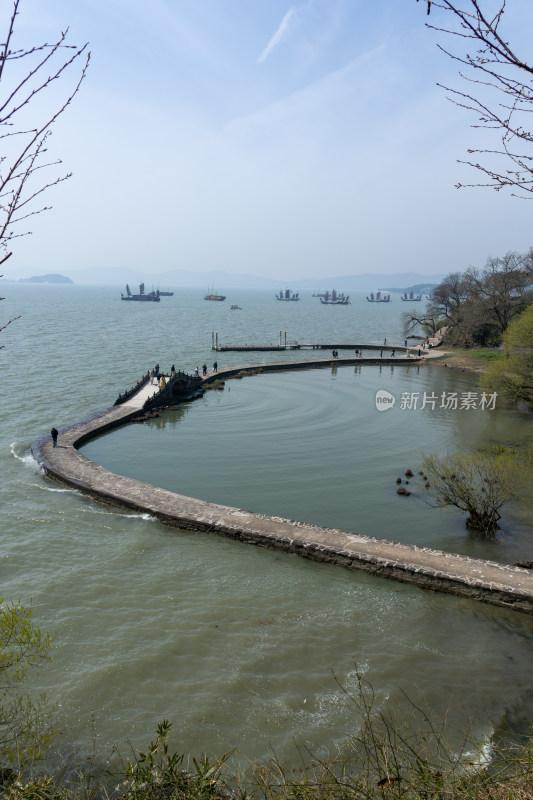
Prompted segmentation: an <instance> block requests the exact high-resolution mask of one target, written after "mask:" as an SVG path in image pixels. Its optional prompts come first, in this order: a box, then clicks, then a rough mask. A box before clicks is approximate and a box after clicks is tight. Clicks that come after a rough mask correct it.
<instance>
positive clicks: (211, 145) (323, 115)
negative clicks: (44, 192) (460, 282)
mask: <svg viewBox="0 0 533 800" xmlns="http://www.w3.org/2000/svg"><path fill="white" fill-rule="evenodd" d="M487 3H489V4H490V5H493V2H492V0H483V5H487ZM508 5H509V11H508V15H507V21H506V27H505V29H504V30H505V32H506V36H507V38H508V39H509V40H510V41H511V42H512V43H513V46H514V47H515V50H517V51H518V53H519V55H522V56H523V57H524V58H525V59H526V60H529V61H531V58H530V50H531V40H532V33H533V3H532V2H531V0H509V2H508ZM9 6H10V3H8V2H7V0H6V2H4V3H3V11H2V21H3V22H2V24H3V29H4V30H5V25H6V20H7V11H8V10H9ZM425 11H426V4H425V2H419V3H417V2H415V0H371V1H370V2H369V0H303V1H302V2H297V3H294V4H291V3H290V2H285V1H284V0H150V1H149V2H147V1H146V0H142V1H141V0H105V2H103V0H75V2H72V0H22V2H21V8H20V17H19V22H18V29H17V30H18V34H19V37H18V39H17V42H16V43H17V44H19V45H22V44H26V45H27V44H29V43H38V42H42V41H51V40H52V39H54V37H55V36H56V35H57V33H58V32H59V31H61V30H64V29H65V28H66V27H67V26H70V34H69V38H70V41H71V42H73V43H76V44H83V43H84V42H85V41H88V42H90V49H91V52H92V59H91V66H90V69H89V72H88V75H87V79H86V81H85V83H84V85H83V88H82V90H81V92H80V94H79V95H78V96H77V98H76V99H75V101H74V103H73V105H72V106H71V108H70V109H68V111H67V112H66V114H65V115H64V116H63V117H62V118H61V119H60V122H59V124H58V125H57V126H56V128H55V131H54V134H53V137H52V139H51V140H50V154H51V155H54V156H59V157H61V158H62V160H63V164H64V168H65V170H67V171H72V172H73V173H74V175H73V177H72V178H71V179H70V180H69V181H67V182H65V183H64V184H62V185H61V186H60V187H58V188H56V189H54V190H53V194H50V195H49V196H48V198H47V202H48V203H49V204H50V203H51V204H52V205H53V206H54V207H53V210H52V211H50V212H48V213H47V214H45V215H41V216H40V217H37V218H34V220H33V222H32V226H31V228H32V230H33V235H32V236H31V237H26V238H23V239H19V240H18V241H17V242H16V243H15V253H14V255H13V257H12V258H11V260H10V262H9V269H8V268H7V264H6V267H5V270H4V272H5V274H6V276H7V277H9V276H10V275H11V274H13V275H15V276H16V274H17V273H19V274H23V273H24V274H41V273H43V272H49V271H53V272H64V273H66V274H69V272H71V271H73V270H75V269H81V268H86V267H93V266H99V267H101V266H105V267H108V268H109V269H112V268H114V267H131V268H132V269H135V270H138V271H141V272H144V273H145V274H146V275H147V276H148V275H149V274H150V273H154V272H162V271H166V270H172V269H186V270H194V271H198V272H202V271H209V270H213V269H221V270H227V271H229V272H232V273H238V272H247V273H253V274H257V275H265V276H269V277H273V278H276V279H278V278H279V279H283V280H285V279H287V280H289V279H296V278H299V277H300V278H303V277H309V278H314V277H317V278H322V277H327V276H329V275H340V274H348V273H361V272H376V273H380V272H387V273H391V272H401V271H407V270H413V271H418V272H422V273H425V274H431V273H437V272H448V271H450V270H457V269H464V268H466V267H467V266H469V265H471V264H472V265H475V266H481V265H482V264H483V263H484V262H485V260H486V258H487V256H489V255H493V256H496V255H501V254H503V253H504V252H506V251H507V250H518V251H525V250H527V249H529V247H530V246H532V245H533V226H532V225H531V218H532V215H533V204H532V203H531V201H529V202H528V201H520V200H516V199H513V198H512V197H510V195H506V194H504V193H502V192H500V193H496V192H494V191H491V190H488V189H462V190H457V189H455V188H454V184H455V183H457V182H459V181H460V182H463V183H470V182H476V181H478V180H479V177H481V176H478V175H477V174H476V172H475V171H473V170H471V169H469V168H468V167H466V166H464V165H461V164H458V163H457V159H462V158H466V157H467V155H466V150H467V148H468V147H469V146H475V145H476V144H479V143H481V138H480V137H481V135H482V133H478V132H476V131H474V130H472V129H471V128H470V127H469V125H470V123H471V122H473V119H472V118H471V117H470V116H469V115H468V114H467V112H465V111H461V110H460V109H458V108H456V107H455V106H454V105H453V104H452V103H450V102H449V101H447V100H446V93H445V92H444V91H443V90H442V89H440V88H439V87H438V86H437V85H436V83H437V81H439V82H441V83H444V84H446V85H452V86H457V87H458V88H463V87H462V85H461V81H460V79H459V78H458V76H457V72H458V65H457V63H454V62H453V61H452V60H450V59H449V58H448V57H447V56H445V55H444V54H443V53H441V52H440V51H439V50H438V48H437V46H436V43H437V41H439V40H440V41H441V42H445V43H446V44H447V45H448V46H453V45H454V43H453V42H450V41H449V40H446V39H445V38H444V37H443V36H442V35H439V34H437V33H435V32H434V31H431V30H428V29H427V28H426V27H425V22H426V21H427V19H428V18H427V17H426V13H425ZM429 19H430V21H433V22H434V23H437V22H438V14H434V15H433V14H432V15H431V17H430V18H429ZM2 35H3V34H2ZM455 46H456V47H457V46H460V45H458V44H456V45H455ZM67 85H68V81H65V82H64V84H63V85H62V84H61V83H56V85H55V86H54V87H53V89H52V90H50V91H49V92H48V93H47V96H46V97H43V98H42V100H39V103H41V102H43V103H52V102H53V101H54V93H59V94H61V92H62V91H63V92H64V91H66V88H67ZM2 91H3V92H4V91H5V87H4V86H2ZM59 94H58V95H57V96H59Z"/></svg>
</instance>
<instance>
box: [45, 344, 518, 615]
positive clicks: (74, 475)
mask: <svg viewBox="0 0 533 800" xmlns="http://www.w3.org/2000/svg"><path fill="white" fill-rule="evenodd" d="M378 360H379V361H380V362H382V360H381V359H378ZM387 360H388V359H387ZM403 361H404V359H401V360H400V359H398V358H397V359H396V360H395V363H402V362H403ZM354 362H356V363H361V362H362V363H369V362H370V363H376V360H374V359H363V360H362V359H357V360H356V359H351V358H350V359H342V358H341V359H336V363H341V364H345V363H354ZM405 362H407V359H405ZM411 363H414V359H411ZM330 364H331V359H316V360H313V361H305V362H301V361H300V362H286V363H283V364H255V365H250V366H247V367H239V368H229V369H221V370H219V372H218V373H213V372H210V373H209V374H208V375H207V377H205V378H204V384H206V385H209V384H210V383H213V382H214V381H217V380H224V379H226V378H231V377H233V376H235V375H239V376H242V375H246V374H247V373H249V374H256V373H257V372H263V371H274V370H279V369H283V370H287V369H302V368H311V367H320V366H329V365H330ZM154 389H155V387H152V386H149V385H145V386H142V387H141V388H140V389H139V391H138V392H136V394H135V395H134V396H133V397H131V398H130V399H129V400H127V401H126V402H124V403H122V404H121V405H119V406H112V407H110V408H106V409H103V410H101V411H98V412H96V413H95V414H93V415H91V416H89V417H86V418H85V419H82V420H79V421H77V422H74V423H72V424H70V425H67V426H65V427H62V428H61V429H60V431H59V439H58V444H57V447H53V446H52V440H51V437H50V435H49V434H46V435H43V436H41V437H39V438H38V439H36V440H35V441H34V442H33V444H32V448H31V449H32V453H33V455H34V457H35V459H36V460H37V462H38V463H39V464H40V466H41V467H42V469H43V470H44V471H45V473H46V474H48V475H49V476H51V477H53V478H55V479H57V480H59V481H61V482H63V483H65V484H67V485H69V486H72V487H74V488H76V489H78V490H80V491H82V492H84V493H87V494H89V495H91V496H92V497H94V498H97V499H99V500H102V501H104V502H109V503H113V504H115V505H118V506H122V507H126V508H129V509H133V510H135V511H141V512H144V513H148V514H150V515H152V516H154V517H156V518H157V519H159V520H161V521H162V522H165V523H167V524H171V525H175V526H177V527H179V528H180V529H181V530H186V531H205V532H209V533H217V534H219V535H222V536H226V537H229V538H232V539H235V540H237V541H239V542H245V543H247V544H255V545H259V546H262V547H270V548H273V549H276V550H281V551H285V552H287V553H294V554H296V555H299V556H303V557H305V558H309V559H312V560H314V561H322V562H325V563H328V564H336V565H339V566H342V567H345V568H348V569H361V570H365V571H366V572H369V573H372V574H374V575H379V576H382V577H385V578H392V579H394V580H398V581H402V582H405V583H411V584H415V585H416V586H419V587H421V588H424V589H429V590H433V591H442V592H447V593H451V594H456V595H461V596H463V597H470V598H472V599H476V600H481V601H483V602H486V603H491V604H493V605H497V606H503V607H506V608H512V609H516V610H519V611H523V612H527V613H533V573H532V572H531V571H529V570H526V569H521V568H519V567H513V566H510V565H506V564H499V563H496V562H491V561H483V560H479V559H473V558H467V557H465V556H460V555H457V554H454V553H445V552H442V551H439V550H431V549H429V548H424V547H417V546H415V545H407V544H401V543H399V542H394V541H388V540H386V539H380V538H375V537H369V536H363V535H359V534H355V533H348V532H346V531H341V530H337V529H335V528H325V527H320V526H316V525H309V524H307V523H302V522H297V521H294V520H288V519H283V518H282V517H274V516H268V515H265V514H256V513H253V512H251V511H245V510H243V509H239V508H232V507H229V506H223V505H218V504H216V503H208V502H204V501H202V500H196V499H194V498H191V497H185V496H183V495H179V494H175V493H174V492H169V491H166V490H164V489H160V488H158V487H155V486H151V485H150V484H147V483H142V482H140V481H137V480H134V479H132V478H126V477H123V476H120V475H115V474H113V473H111V472H109V471H108V470H106V469H104V468H103V467H101V466H99V465H98V464H95V463H94V462H92V461H90V460H89V459H87V458H85V456H83V455H82V454H81V453H80V452H79V451H78V449H77V448H78V447H80V445H82V444H83V443H84V442H86V441H88V440H89V439H92V438H93V437H95V436H97V435H99V434H100V433H102V432H103V431H105V430H110V429H112V428H114V427H117V426H119V425H122V424H124V423H126V422H128V421H130V420H132V419H135V418H137V417H139V416H141V415H142V414H143V404H144V401H145V399H146V398H147V397H150V396H151V395H152V394H153V392H154Z"/></svg>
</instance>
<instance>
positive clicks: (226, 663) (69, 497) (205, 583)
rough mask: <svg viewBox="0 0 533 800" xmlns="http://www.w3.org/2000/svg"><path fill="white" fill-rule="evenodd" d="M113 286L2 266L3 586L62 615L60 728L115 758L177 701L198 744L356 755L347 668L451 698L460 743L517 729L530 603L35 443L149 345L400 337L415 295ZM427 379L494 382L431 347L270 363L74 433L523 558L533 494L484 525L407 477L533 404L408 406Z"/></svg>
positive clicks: (218, 488) (188, 469)
mask: <svg viewBox="0 0 533 800" xmlns="http://www.w3.org/2000/svg"><path fill="white" fill-rule="evenodd" d="M120 288H121V287H116V288H110V287H78V286H72V287H70V286H65V287H63V286H60V287H50V286H31V285H20V284H9V283H5V284H2V295H5V296H6V300H5V301H3V302H2V303H1V304H0V311H1V315H2V316H1V319H2V320H4V319H6V318H9V317H11V316H13V315H15V314H21V315H22V317H21V319H20V320H18V321H17V322H15V323H13V325H10V326H9V328H7V329H6V331H4V332H3V334H2V344H4V345H5V349H4V350H3V351H2V353H1V358H2V359H3V374H4V376H5V379H4V391H3V392H2V396H1V402H0V420H1V422H2V425H1V428H0V430H1V433H0V436H1V437H2V447H1V456H0V457H1V459H2V478H3V480H2V484H3V504H4V508H3V514H2V516H1V519H0V580H1V586H2V592H1V594H2V595H3V597H4V599H6V600H10V599H12V600H18V599H21V600H22V601H23V602H26V603H29V602H32V603H33V607H34V617H35V620H36V622H37V623H38V624H39V625H40V626H41V627H42V628H43V629H44V630H47V631H49V632H50V633H51V634H53V635H54V636H55V648H54V658H53V661H52V663H51V664H50V665H47V666H46V668H45V669H44V670H43V671H42V672H41V673H40V675H39V679H38V680H37V679H36V680H35V687H36V688H44V689H46V691H47V692H48V694H49V696H50V697H51V699H52V700H55V701H56V702H57V703H58V706H59V708H58V715H59V721H60V724H61V726H62V729H63V734H62V735H61V736H60V737H59V741H58V747H59V748H60V749H61V750H62V751H64V752H67V753H68V752H79V753H81V755H82V757H83V755H84V754H87V753H89V752H92V751H93V747H94V745H96V748H97V751H98V752H99V753H100V754H101V757H102V758H105V757H106V756H107V755H108V754H109V753H110V752H111V749H112V746H113V745H114V744H118V745H124V743H125V742H126V741H128V740H130V741H131V742H132V743H133V744H134V745H135V746H136V747H143V746H145V745H146V743H147V742H148V741H149V739H150V738H153V734H154V731H155V727H156V724H157V722H158V721H160V720H162V719H163V718H168V719H170V720H171V721H173V722H174V734H173V735H174V741H173V744H174V745H175V746H176V747H178V748H179V749H180V750H183V751H185V752H187V753H199V752H203V751H208V752H212V753H216V754H221V753H223V752H227V751H228V750H229V749H231V748H232V747H236V748H237V749H238V751H239V752H240V753H242V754H243V755H244V756H245V757H249V758H254V757H259V758H267V757H269V756H270V755H271V754H272V752H275V753H276V754H277V755H278V757H280V758H282V759H290V758H291V757H293V756H294V753H295V751H296V748H297V747H298V746H308V747H310V748H311V750H312V751H313V752H314V753H317V754H321V755H324V754H326V753H328V752H332V751H335V752H336V751H340V752H343V749H344V748H345V742H346V738H347V736H349V735H350V734H352V733H354V731H355V730H356V729H357V719H356V714H355V713H354V708H353V704H352V702H351V701H350V700H349V698H348V696H347V694H346V693H345V692H344V691H343V688H345V689H348V690H349V691H352V692H353V691H355V686H356V668H358V669H359V670H360V671H361V672H362V673H363V674H364V676H365V678H366V679H367V680H369V681H370V682H371V684H372V685H373V687H374V689H375V691H376V696H377V699H378V704H379V707H380V708H386V707H389V706H390V705H391V704H392V705H393V704H395V703H400V704H401V703H402V702H404V701H403V699H402V698H403V697H404V695H403V692H406V693H407V695H409V696H410V697H412V698H413V699H414V700H415V701H416V702H425V703H426V704H427V706H428V708H430V709H431V710H432V711H433V712H434V713H436V714H442V713H444V712H446V711H447V710H449V720H450V726H451V731H452V736H456V738H457V741H459V738H460V737H459V733H460V731H464V730H466V729H467V728H468V726H469V724H470V722H471V720H474V730H475V732H476V733H477V734H479V735H480V736H489V735H490V734H491V733H492V732H493V731H494V730H495V729H499V728H501V727H502V726H504V725H506V724H510V725H512V726H514V727H515V728H517V729H519V730H525V729H526V727H527V725H528V724H530V723H531V721H532V720H533V691H532V680H531V677H532V671H531V656H532V645H533V620H532V619H531V618H530V617H529V616H526V615H523V614H518V613H515V614H513V613H511V612H508V611H505V610H502V609H492V608H489V607H486V606H484V605H482V604H479V603H475V602H472V601H467V600H463V599H460V598H455V597H450V596H446V595H438V594H431V593H428V592H423V591H420V590H418V589H416V588H413V587H409V586H403V585H402V584H399V583H394V582H390V581H386V580H383V579H377V578H373V577H371V576H368V575H365V574H364V573H357V572H355V573H352V572H347V571H344V570H342V569H339V568H332V567H328V566H325V565H321V564H313V563H311V562H306V561H305V560H303V559H298V558H297V557H294V556H287V555H284V554H277V553H273V552H270V551H268V550H263V549H259V548H254V547H250V546H246V545H242V544H239V543H234V542H230V541H226V540H224V539H223V538H218V537H216V536H210V535H208V534H191V533H185V532H180V531H179V530H176V529H172V528H167V527H165V526H163V525H162V524H160V523H159V522H157V521H155V520H153V519H150V518H149V517H145V516H143V515H137V514H131V513H127V512H124V511H123V510H120V509H115V508H113V507H111V506H106V505H102V504H97V503H95V502H93V501H92V500H90V499H88V498H86V497H84V496H82V495H80V494H79V493H77V492H75V491H72V490H69V489H67V488H64V487H62V486H61V485H59V484H56V483H54V482H52V481H50V480H49V479H47V478H46V477H44V476H43V475H42V473H41V471H40V470H39V468H38V467H37V466H36V464H35V462H34V461H33V459H32V458H31V456H30V455H29V453H28V448H29V445H30V444H31V441H32V440H33V439H34V438H35V437H36V436H38V435H40V434H41V433H43V432H44V431H48V430H49V429H50V428H51V427H52V425H54V424H55V425H56V426H57V427H59V426H61V425H63V424H66V423H68V422H71V421H73V420H75V419H78V418H80V417H83V416H86V415H87V414H88V413H90V412H91V411H95V410H98V409H100V408H103V407H105V406H107V405H109V404H111V403H112V402H113V401H114V399H115V397H116V396H117V395H118V394H119V392H121V391H123V390H124V389H126V388H128V387H129V386H131V385H132V384H133V383H135V382H136V380H137V379H138V378H139V377H140V375H141V374H142V373H143V372H145V371H146V369H148V368H150V367H151V366H153V365H154V364H155V363H156V362H159V363H160V364H161V367H162V368H163V369H166V370H168V369H169V368H170V364H171V363H175V364H176V367H177V368H181V369H185V370H190V371H192V370H193V369H194V367H195V366H197V365H198V366H201V365H202V363H203V362H204V361H205V362H206V363H208V364H209V365H211V364H212V362H213V359H214V357H215V354H214V353H213V352H212V351H211V335H212V332H218V334H219V340H220V341H223V342H235V343H246V342H247V343H251V342H270V341H272V342H276V341H278V340H279V335H280V331H282V332H283V334H284V333H285V331H286V332H287V339H288V340H289V341H290V340H296V341H300V342H303V341H331V342H343V341H351V342H353V343H354V344H355V343H358V344H364V343H372V342H374V343H380V342H381V341H382V340H383V339H384V338H385V337H386V338H387V340H388V342H390V343H391V344H397V345H398V344H403V336H402V333H401V319H400V317H401V313H402V312H403V311H404V310H405V306H407V308H409V304H406V303H402V302H400V300H399V297H397V296H395V297H393V301H392V303H390V304H389V305H384V304H382V305H375V304H370V303H367V302H366V300H365V297H364V295H354V296H353V297H352V300H353V303H352V305H350V306H348V307H330V306H321V305H320V303H319V300H318V299H317V298H312V297H311V296H310V294H308V295H304V298H303V300H302V301H301V302H299V303H279V302H277V301H276V300H275V298H274V292H265V291H256V292H245V291H231V292H230V291H228V292H226V294H227V295H228V299H227V300H226V302H225V303H207V302H205V301H203V299H202V298H203V294H205V291H203V290H202V289H199V290H196V291H195V290H176V294H175V296H174V297H171V298H162V300H161V302H160V303H159V304H150V303H147V304H140V303H122V302H121V301H120ZM217 288H218V289H219V291H222V292H223V293H224V287H222V286H220V287H217ZM291 288H294V289H296V290H297V289H298V287H296V286H295V287H291ZM330 288H332V287H330ZM336 288H337V289H339V290H342V287H340V286H339V287H336ZM231 303H237V304H238V305H240V306H242V310H241V311H230V309H229V305H230V304H231ZM294 357H295V354H294V353H293V352H291V353H286V354H277V353H254V354H251V356H249V357H245V356H243V355H242V354H238V353H227V354H226V353H225V354H218V357H217V360H218V362H219V365H221V366H223V365H229V364H241V363H245V360H247V361H248V363H249V361H254V362H257V361H272V360H292V359H294ZM298 357H302V358H303V357H305V352H302V353H300V354H299V355H298ZM379 389H385V390H387V391H389V392H391V393H392V394H394V396H395V397H396V398H397V402H396V405H395V407H394V408H393V409H392V410H391V411H387V412H381V413H379V412H378V411H377V410H376V407H375V393H376V391H377V390H379ZM414 392H418V393H420V397H422V396H423V393H424V392H426V393H435V395H436V396H438V398H439V399H440V397H441V396H442V394H443V393H444V394H445V395H449V394H450V393H451V392H457V393H458V394H459V395H462V394H463V393H466V392H474V393H478V394H479V388H478V387H477V385H476V379H475V376H474V375H471V374H469V373H466V372H460V371H459V372H457V371H453V370H448V369H444V368H442V367H439V366H433V367H429V366H428V367H422V368H417V367H416V366H414V365H413V366H410V367H408V368H407V367H401V366H398V365H397V366H395V367H394V368H393V369H391V368H389V367H388V366H387V367H383V368H379V367H370V366H368V367H365V366H361V367H359V366H358V367H357V368H354V367H353V366H352V367H340V366H339V367H338V368H337V369H331V368H328V369H319V370H312V371H305V372H290V373H280V374H268V375H258V376H255V377H250V378H245V379H243V380H232V381H227V382H226V386H225V389H224V391H222V392H215V391H212V392H208V393H206V395H205V396H204V397H203V398H202V399H201V400H198V401H196V402H194V403H191V404H186V405H184V406H182V407H181V408H180V409H179V410H177V411H171V412H167V413H165V414H164V415H162V416H161V417H160V418H158V419H155V420H151V421H150V422H146V423H142V424H139V423H136V424H131V425H129V426H126V427H124V428H122V429H119V430H117V431H114V432H113V433H111V434H109V435H106V436H102V437H100V438H99V439H97V440H95V441H93V442H91V443H89V444H88V445H86V446H85V447H84V449H83V452H84V453H85V455H87V456H88V457H89V458H92V459H93V460H95V461H97V462H98V463H101V464H103V465H104V466H106V467H107V468H109V469H112V470H114V471H116V472H119V473H121V474H126V475H131V476H133V477H136V478H139V479H140V480H143V481H147V482H149V483H153V484H155V485H159V486H163V487H165V488H168V489H171V490H175V491H179V492H180V493H183V494H190V495H192V496H195V497H201V498H204V499H206V500H212V501H215V502H220V503H224V504H228V505H235V506H239V507H242V508H248V509H251V510H255V511H261V512H266V513H272V514H279V515H281V516H286V517H290V518H294V519H302V520H308V521H310V522H315V523H318V524H324V525H328V526H330V527H338V528H342V529H346V530H354V531H358V532H361V533H366V534H369V535H375V536H384V537H387V538H391V539H398V540H401V541H407V542H413V543H418V544H424V545H429V546H431V547H438V548H442V549H445V550H450V551H454V552H462V553H467V554H469V555H474V556H477V557H481V558H491V559H494V560H499V561H503V562H512V561H514V560H516V559H517V558H532V557H533V553H532V544H531V543H532V541H533V540H532V538H531V533H532V531H531V524H530V520H529V519H528V518H527V516H526V515H525V512H524V511H523V510H522V509H520V508H519V507H514V508H511V509H510V510H509V513H508V514H506V516H505V520H504V526H503V528H502V535H501V537H500V539H499V541H498V542H496V543H492V544H483V543H481V542H479V541H476V540H474V539H472V538H471V537H469V535H468V533H467V531H466V529H465V527H464V520H463V519H462V517H461V516H460V515H456V514H453V513H445V512H440V511H437V510H434V509H430V508H428V506H427V505H426V503H425V502H424V499H423V497H424V496H423V490H422V488H421V487H420V486H419V485H418V483H417V481H416V480H414V481H413V485H412V487H411V488H412V489H413V494H412V495H411V497H409V498H401V497H398V496H397V495H396V491H395V490H396V484H395V480H396V476H397V475H401V474H403V472H404V471H405V469H406V468H408V467H410V468H411V469H412V470H413V471H414V472H415V474H416V473H417V472H418V470H419V469H420V468H421V462H422V458H423V454H424V453H428V452H435V451H446V450H448V449H454V448H457V447H458V446H463V445H465V444H470V445H471V446H480V445H485V444H487V443H490V442H493V441H504V442H508V443H517V442H522V441H525V440H531V439H532V438H533V426H532V423H531V420H530V418H529V417H527V416H524V415H521V414H519V413H517V412H515V411H510V410H506V409H505V408H504V407H503V405H501V404H500V403H498V402H497V403H496V408H495V409H494V410H493V411H488V410H484V411H482V410H481V409H471V410H469V411H466V410H457V411H450V410H447V409H442V408H439V407H436V408H435V409H432V408H431V407H426V408H424V409H421V408H420V407H418V408H417V409H411V410H409V409H402V408H401V402H400V398H401V396H402V393H414ZM419 406H420V403H419ZM341 687H342V688H341Z"/></svg>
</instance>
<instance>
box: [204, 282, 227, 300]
mask: <svg viewBox="0 0 533 800" xmlns="http://www.w3.org/2000/svg"><path fill="white" fill-rule="evenodd" d="M225 299H226V295H225V294H215V291H214V288H213V286H212V287H211V291H209V289H208V290H207V294H206V295H205V296H204V300H218V301H221V300H225Z"/></svg>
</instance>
